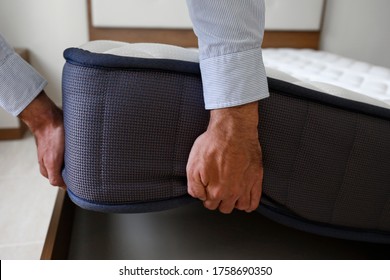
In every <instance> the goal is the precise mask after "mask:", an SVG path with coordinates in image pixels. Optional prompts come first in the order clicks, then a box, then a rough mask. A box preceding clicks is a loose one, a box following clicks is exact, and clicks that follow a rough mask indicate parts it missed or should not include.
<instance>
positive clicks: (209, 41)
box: [0, 0, 268, 116]
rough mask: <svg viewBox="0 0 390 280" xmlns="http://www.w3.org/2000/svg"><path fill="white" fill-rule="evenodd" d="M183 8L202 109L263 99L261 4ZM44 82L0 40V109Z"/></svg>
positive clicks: (12, 109)
mask: <svg viewBox="0 0 390 280" xmlns="http://www.w3.org/2000/svg"><path fill="white" fill-rule="evenodd" d="M187 5H188V8H189V12H190V16H191V20H192V22H193V25H194V31H195V33H196V35H197V36H198V41H199V58H200V68H201V73H202V81H203V90H204V99H205V106H206V109H219V108H226V107H232V106H238V105H243V104H246V103H250V102H253V101H257V100H260V99H262V98H265V97H267V96H268V85H267V80H266V74H265V69H264V65H263V61H262V52H261V44H262V39H263V31H264V10H265V8H264V0H240V1H237V0H223V1H222V0H187ZM46 84H47V82H46V80H45V79H44V78H43V77H42V76H41V75H40V74H39V73H38V72H37V71H35V70H34V69H33V68H32V67H31V66H30V65H29V64H27V63H26V62H25V61H24V60H23V59H22V58H20V57H19V56H18V55H17V54H16V53H15V52H14V51H13V49H12V48H11V47H10V46H9V45H8V44H7V42H6V41H5V40H4V38H3V37H1V36H0V106H1V107H3V108H4V109H5V110H6V111H8V112H9V113H11V114H13V115H15V116H16V115H18V114H19V113H20V112H21V111H22V110H23V109H24V108H25V107H26V106H27V105H28V104H30V102H31V101H32V100H33V99H34V98H35V97H36V96H37V95H38V94H39V93H40V92H41V91H42V90H43V88H44V87H45V86H46Z"/></svg>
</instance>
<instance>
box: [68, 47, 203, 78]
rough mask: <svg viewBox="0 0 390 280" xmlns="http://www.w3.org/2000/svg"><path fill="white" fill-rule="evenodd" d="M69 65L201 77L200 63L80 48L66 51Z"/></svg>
mask: <svg viewBox="0 0 390 280" xmlns="http://www.w3.org/2000/svg"><path fill="white" fill-rule="evenodd" d="M64 58H65V59H66V61H67V62H68V63H71V64H74V65H80V66H84V67H91V68H105V69H107V70H109V69H113V70H114V69H115V70H118V69H126V70H135V69H142V70H148V69H154V70H165V71H174V72H181V73H188V74H196V75H200V68H199V63H196V62H190V61H182V60H174V59H157V58H140V57H126V56H118V55H112V54H103V53H92V52H89V51H86V50H82V49H78V48H69V49H66V50H65V51H64Z"/></svg>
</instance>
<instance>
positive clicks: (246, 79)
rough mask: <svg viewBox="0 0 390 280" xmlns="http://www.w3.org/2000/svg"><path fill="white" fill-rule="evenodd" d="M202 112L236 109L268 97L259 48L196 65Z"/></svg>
mask: <svg viewBox="0 0 390 280" xmlns="http://www.w3.org/2000/svg"><path fill="white" fill-rule="evenodd" d="M200 69H201V74H202V83H203V94H204V100H205V107H206V109H220V108H227V107H234V106H239V105H243V104H247V103H251V102H254V101H258V100H260V99H263V98H266V97H268V96H269V92H268V83H267V77H266V73H265V68H264V64H263V56H262V52H261V48H256V49H251V50H247V51H243V52H237V53H230V54H226V55H222V56H216V57H211V58H207V59H204V60H201V61H200Z"/></svg>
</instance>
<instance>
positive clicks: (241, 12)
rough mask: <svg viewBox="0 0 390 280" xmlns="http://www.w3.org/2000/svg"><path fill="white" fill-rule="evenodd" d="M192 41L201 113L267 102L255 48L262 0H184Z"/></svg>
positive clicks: (261, 28) (260, 29) (260, 27)
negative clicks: (200, 84)
mask: <svg viewBox="0 0 390 280" xmlns="http://www.w3.org/2000/svg"><path fill="white" fill-rule="evenodd" d="M187 5H188V10H189V13H190V17H191V20H192V23H193V26H194V31H195V34H196V35H197V37H198V44H199V59H200V69H201V75H202V82H203V94H204V100H205V106H206V109H219V108H226V107H233V106H238V105H243V104H247V103H250V102H254V101H257V100H260V99H262V98H266V97H268V96H269V93H268V84H267V79H266V73H265V69H264V64H263V58H262V51H261V44H262V41H263V33H264V17H265V6H264V0H242V1H237V0H224V1H221V0H187Z"/></svg>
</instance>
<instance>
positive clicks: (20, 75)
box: [0, 53, 47, 116]
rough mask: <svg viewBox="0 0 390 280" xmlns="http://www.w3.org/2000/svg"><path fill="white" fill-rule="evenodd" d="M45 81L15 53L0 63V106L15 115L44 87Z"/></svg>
mask: <svg viewBox="0 0 390 280" xmlns="http://www.w3.org/2000/svg"><path fill="white" fill-rule="evenodd" d="M46 85H47V81H46V80H45V79H44V78H43V77H42V76H41V75H40V74H39V73H38V72H37V71H36V70H35V69H34V68H33V67H31V65H30V64H28V63H27V62H26V61H24V60H23V59H22V58H21V57H20V56H19V55H17V54H16V53H13V54H10V55H9V56H7V58H6V59H5V60H4V61H3V63H2V64H1V65H0V106H1V107H3V108H4V109H5V110H6V111H7V112H9V113H10V114H12V115H14V116H17V115H19V114H20V112H22V111H23V110H24V108H26V107H27V106H28V105H29V104H30V103H31V101H32V100H34V98H35V97H36V96H37V95H38V94H39V93H40V92H41V91H42V90H43V89H44V87H45V86H46Z"/></svg>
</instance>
